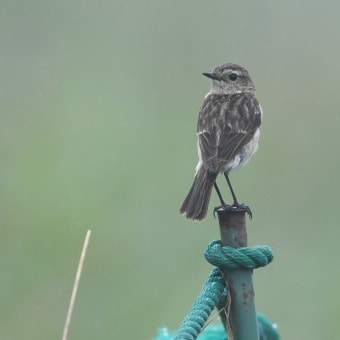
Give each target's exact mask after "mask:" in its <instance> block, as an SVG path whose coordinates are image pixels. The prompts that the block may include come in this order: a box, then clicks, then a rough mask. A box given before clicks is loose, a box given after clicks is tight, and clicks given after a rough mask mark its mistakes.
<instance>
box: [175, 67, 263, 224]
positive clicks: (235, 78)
mask: <svg viewBox="0 0 340 340" xmlns="http://www.w3.org/2000/svg"><path fill="white" fill-rule="evenodd" d="M203 75H204V76H206V77H208V78H210V79H211V80H212V82H211V89H210V91H209V93H208V94H207V95H206V96H205V98H204V101H203V104H202V107H201V109H200V112H199V117H198V124H197V135H198V157H199V161H198V164H197V166H196V174H195V178H194V182H193V184H192V186H191V188H190V190H189V193H188V195H187V197H186V198H185V200H184V202H183V204H182V206H181V208H180V212H181V214H184V215H185V216H186V218H188V219H192V220H197V221H200V220H202V219H204V218H205V216H206V214H207V210H208V205H209V200H210V196H211V191H212V188H213V186H215V189H216V191H217V194H218V196H219V198H220V200H221V203H222V205H224V204H225V203H224V201H223V198H222V196H221V194H220V191H219V189H218V187H217V185H216V182H215V181H216V178H217V175H218V174H219V173H224V175H225V177H226V179H227V182H228V185H229V188H230V191H231V194H232V197H233V200H234V202H233V205H232V206H231V207H232V208H244V209H245V210H246V211H247V212H248V213H249V214H250V216H251V211H250V209H249V208H248V207H247V206H244V205H243V204H239V203H238V201H237V199H236V196H235V193H234V191H233V189H232V186H231V183H230V180H229V177H228V175H229V173H230V171H231V170H233V169H237V168H239V167H240V166H242V165H244V164H246V163H247V162H248V161H249V159H250V158H251V157H252V156H253V154H254V153H255V152H256V150H257V147H258V140H259V136H260V130H259V127H260V125H261V119H262V109H261V106H260V104H259V102H258V101H257V99H256V97H255V91H256V90H255V87H254V84H253V82H252V80H251V78H250V76H249V73H248V71H247V70H246V69H244V68H243V67H241V66H238V65H235V64H223V65H220V66H217V67H215V68H214V69H213V70H212V72H206V73H203Z"/></svg>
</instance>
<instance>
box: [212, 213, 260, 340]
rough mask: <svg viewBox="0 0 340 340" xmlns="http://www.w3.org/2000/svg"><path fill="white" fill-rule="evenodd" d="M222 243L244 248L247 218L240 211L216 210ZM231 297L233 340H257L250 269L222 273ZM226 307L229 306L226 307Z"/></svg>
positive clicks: (230, 314) (246, 243) (257, 332)
mask: <svg viewBox="0 0 340 340" xmlns="http://www.w3.org/2000/svg"><path fill="white" fill-rule="evenodd" d="M217 214H218V219H219V224H220V232H221V242H222V245H223V246H230V247H233V248H239V247H246V246H247V245H248V241H247V230H246V216H245V211H244V210H242V209H236V208H235V209H233V210H231V209H223V207H221V208H219V209H217ZM223 275H224V277H225V279H226V281H227V285H228V290H229V293H230V300H231V301H230V306H229V308H230V310H229V321H230V325H231V330H232V334H233V338H234V340H259V330H258V326H257V319H256V310H255V299H254V297H255V294H254V288H253V278H252V276H253V272H252V270H249V269H235V270H227V269H226V270H223ZM227 307H228V306H227Z"/></svg>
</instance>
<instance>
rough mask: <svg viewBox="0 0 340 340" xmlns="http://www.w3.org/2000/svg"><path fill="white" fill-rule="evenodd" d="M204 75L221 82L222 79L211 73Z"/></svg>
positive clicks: (204, 73)
mask: <svg viewBox="0 0 340 340" xmlns="http://www.w3.org/2000/svg"><path fill="white" fill-rule="evenodd" d="M202 74H203V75H204V76H206V77H208V78H210V79H214V80H221V78H220V77H218V76H217V75H216V74H215V73H211V72H203V73H202Z"/></svg>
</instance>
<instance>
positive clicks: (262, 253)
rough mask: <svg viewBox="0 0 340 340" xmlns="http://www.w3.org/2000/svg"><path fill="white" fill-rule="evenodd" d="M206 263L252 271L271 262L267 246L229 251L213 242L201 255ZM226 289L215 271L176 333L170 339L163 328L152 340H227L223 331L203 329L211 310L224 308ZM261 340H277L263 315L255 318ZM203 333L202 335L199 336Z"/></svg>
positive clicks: (218, 243) (274, 327) (229, 249)
mask: <svg viewBox="0 0 340 340" xmlns="http://www.w3.org/2000/svg"><path fill="white" fill-rule="evenodd" d="M204 256H205V258H206V260H207V261H208V262H209V263H211V264H212V265H214V266H216V267H219V268H222V267H223V268H227V269H244V268H246V269H255V268H259V267H264V266H265V265H267V264H268V263H270V262H271V261H272V260H273V253H272V251H271V249H270V248H269V247H268V246H257V247H252V248H248V247H242V248H237V249H235V248H232V247H228V246H224V247H222V244H221V241H219V240H217V241H212V242H211V243H210V244H209V245H208V246H207V248H206V250H205V252H204ZM226 297H227V289H226V287H225V280H224V278H223V277H222V274H221V273H220V271H219V269H218V268H215V269H214V270H213V271H212V272H211V273H210V275H209V276H208V278H207V280H206V282H205V283H204V285H203V288H202V290H201V292H200V294H199V296H198V297H197V299H196V301H195V302H194V304H193V305H192V307H191V309H190V311H189V313H188V314H187V316H186V317H185V319H184V321H183V323H182V325H181V326H180V328H179V329H178V331H177V332H176V333H175V334H174V335H173V336H171V335H170V334H169V332H168V330H167V329H166V328H163V329H161V330H160V334H159V335H158V337H157V338H155V339H154V340H195V339H197V337H198V335H200V334H202V337H201V336H200V339H202V340H208V339H214V340H226V339H227V337H226V334H225V333H226V332H225V329H224V328H223V327H217V328H216V327H213V328H212V327H208V328H206V329H204V331H203V332H202V329H203V327H204V325H205V323H206V322H207V320H208V318H209V316H210V314H211V312H212V311H213V309H214V308H217V309H218V310H219V309H221V308H223V306H225V305H226ZM257 319H258V325H259V333H260V340H278V339H279V334H278V332H277V330H276V325H273V324H272V323H271V322H270V321H269V320H268V319H266V318H265V317H264V316H262V315H258V316H257ZM201 332H202V333H201Z"/></svg>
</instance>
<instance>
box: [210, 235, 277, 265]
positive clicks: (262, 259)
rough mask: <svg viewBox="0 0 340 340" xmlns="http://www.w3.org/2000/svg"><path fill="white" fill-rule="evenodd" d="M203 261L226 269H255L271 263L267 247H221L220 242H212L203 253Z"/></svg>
mask: <svg viewBox="0 0 340 340" xmlns="http://www.w3.org/2000/svg"><path fill="white" fill-rule="evenodd" d="M204 257H205V259H206V260H207V261H208V262H209V263H210V264H212V265H213V266H216V267H219V268H227V269H256V268H259V267H264V266H266V265H267V264H268V263H270V262H271V261H273V258H274V255H273V253H272V250H271V249H270V248H269V247H268V246H256V247H252V248H249V247H241V248H232V247H228V246H224V247H222V243H221V241H220V240H216V241H212V242H211V243H210V244H209V245H208V246H207V248H206V249H205V252H204Z"/></svg>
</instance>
